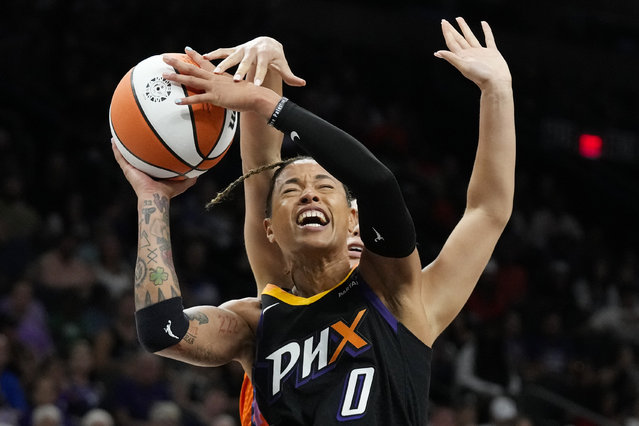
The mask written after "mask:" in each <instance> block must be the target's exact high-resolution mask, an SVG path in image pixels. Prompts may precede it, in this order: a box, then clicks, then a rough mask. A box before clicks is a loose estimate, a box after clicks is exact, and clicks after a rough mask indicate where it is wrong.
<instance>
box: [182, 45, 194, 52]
mask: <svg viewBox="0 0 639 426" xmlns="http://www.w3.org/2000/svg"><path fill="white" fill-rule="evenodd" d="M184 49H185V50H189V51H191V50H193V49H191V47H189V46H186V47H185V48H184Z"/></svg>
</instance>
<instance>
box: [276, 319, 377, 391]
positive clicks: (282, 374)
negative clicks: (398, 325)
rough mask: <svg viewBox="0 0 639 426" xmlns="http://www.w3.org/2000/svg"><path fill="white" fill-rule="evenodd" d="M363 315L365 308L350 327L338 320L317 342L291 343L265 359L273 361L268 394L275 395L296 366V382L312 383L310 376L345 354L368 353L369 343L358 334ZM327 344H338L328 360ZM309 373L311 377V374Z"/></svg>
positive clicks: (313, 375) (325, 330) (310, 340)
mask: <svg viewBox="0 0 639 426" xmlns="http://www.w3.org/2000/svg"><path fill="white" fill-rule="evenodd" d="M365 314H366V309H362V310H361V311H359V312H358V313H357V315H356V316H355V319H354V320H353V322H352V323H351V324H350V325H347V324H346V323H344V322H343V321H341V320H340V321H337V322H335V323H333V324H331V325H330V326H328V327H326V328H324V329H323V330H321V331H320V332H319V339H318V341H317V342H316V341H315V340H316V339H315V336H311V337H308V338H306V339H304V340H299V341H292V342H289V343H287V344H285V345H283V346H282V347H280V348H279V349H277V350H275V351H273V352H272V353H271V354H270V355H269V356H267V357H266V359H267V360H269V361H271V362H272V364H271V366H272V370H271V377H272V383H271V385H272V387H271V392H272V393H271V395H272V396H275V395H277V394H278V393H279V392H280V390H281V387H282V382H283V381H284V380H285V379H286V377H287V375H288V374H289V373H290V372H291V371H293V369H294V368H295V367H298V375H299V377H298V380H299V381H300V382H304V381H306V380H309V379H310V380H313V377H317V376H319V375H321V374H322V371H323V370H324V369H326V368H330V366H331V364H333V363H334V362H336V361H337V360H338V359H339V358H340V355H341V354H342V353H343V352H344V351H346V352H348V353H349V354H350V355H351V356H352V357H356V356H358V355H359V354H361V353H362V352H364V351H366V350H368V349H369V348H370V344H369V343H368V342H367V341H366V340H365V339H364V338H363V337H362V336H361V335H359V334H358V333H357V327H358V326H359V325H360V323H361V320H362V318H363V317H364V315H365ZM331 334H332V335H333V338H332V339H330V338H329V336H330V335H331ZM340 338H341V340H340ZM330 341H334V342H338V341H339V343H338V344H337V346H336V347H335V350H334V351H333V353H332V355H331V357H330V359H329V358H328V357H329V349H330V347H329V343H330ZM311 373H313V374H312V375H311ZM309 376H310V377H309Z"/></svg>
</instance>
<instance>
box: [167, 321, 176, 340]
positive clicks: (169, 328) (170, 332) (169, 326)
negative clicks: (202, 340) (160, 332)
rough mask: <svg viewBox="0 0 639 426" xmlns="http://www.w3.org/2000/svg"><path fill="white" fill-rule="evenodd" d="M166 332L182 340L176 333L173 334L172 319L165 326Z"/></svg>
mask: <svg viewBox="0 0 639 426" xmlns="http://www.w3.org/2000/svg"><path fill="white" fill-rule="evenodd" d="M164 332H165V333H166V334H168V335H169V336H171V337H173V338H175V339H178V340H180V338H179V337H177V336H176V335H175V334H173V332H172V331H171V320H169V322H168V323H167V324H166V327H164Z"/></svg>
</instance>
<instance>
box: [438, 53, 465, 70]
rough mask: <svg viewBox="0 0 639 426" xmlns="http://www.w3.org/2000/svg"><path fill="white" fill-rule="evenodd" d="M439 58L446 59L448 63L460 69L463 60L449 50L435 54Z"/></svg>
mask: <svg viewBox="0 0 639 426" xmlns="http://www.w3.org/2000/svg"><path fill="white" fill-rule="evenodd" d="M434 55H435V56H436V57H437V58H441V59H444V60H445V61H446V62H448V63H449V64H451V65H452V66H454V67H455V68H457V69H459V67H460V65H461V58H460V57H459V56H457V55H456V54H454V53H453V52H451V51H449V50H438V51H437V52H435V53H434Z"/></svg>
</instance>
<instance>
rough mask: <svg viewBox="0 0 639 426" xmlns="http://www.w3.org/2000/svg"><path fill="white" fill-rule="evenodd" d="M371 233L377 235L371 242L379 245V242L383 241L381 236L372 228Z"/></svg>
mask: <svg viewBox="0 0 639 426" xmlns="http://www.w3.org/2000/svg"><path fill="white" fill-rule="evenodd" d="M373 232H374V233H375V235H377V236H376V237H375V239H374V240H373V242H376V243H379V242H380V241H384V237H382V236H381V234H380V233H379V232H377V229H375V228H373Z"/></svg>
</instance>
